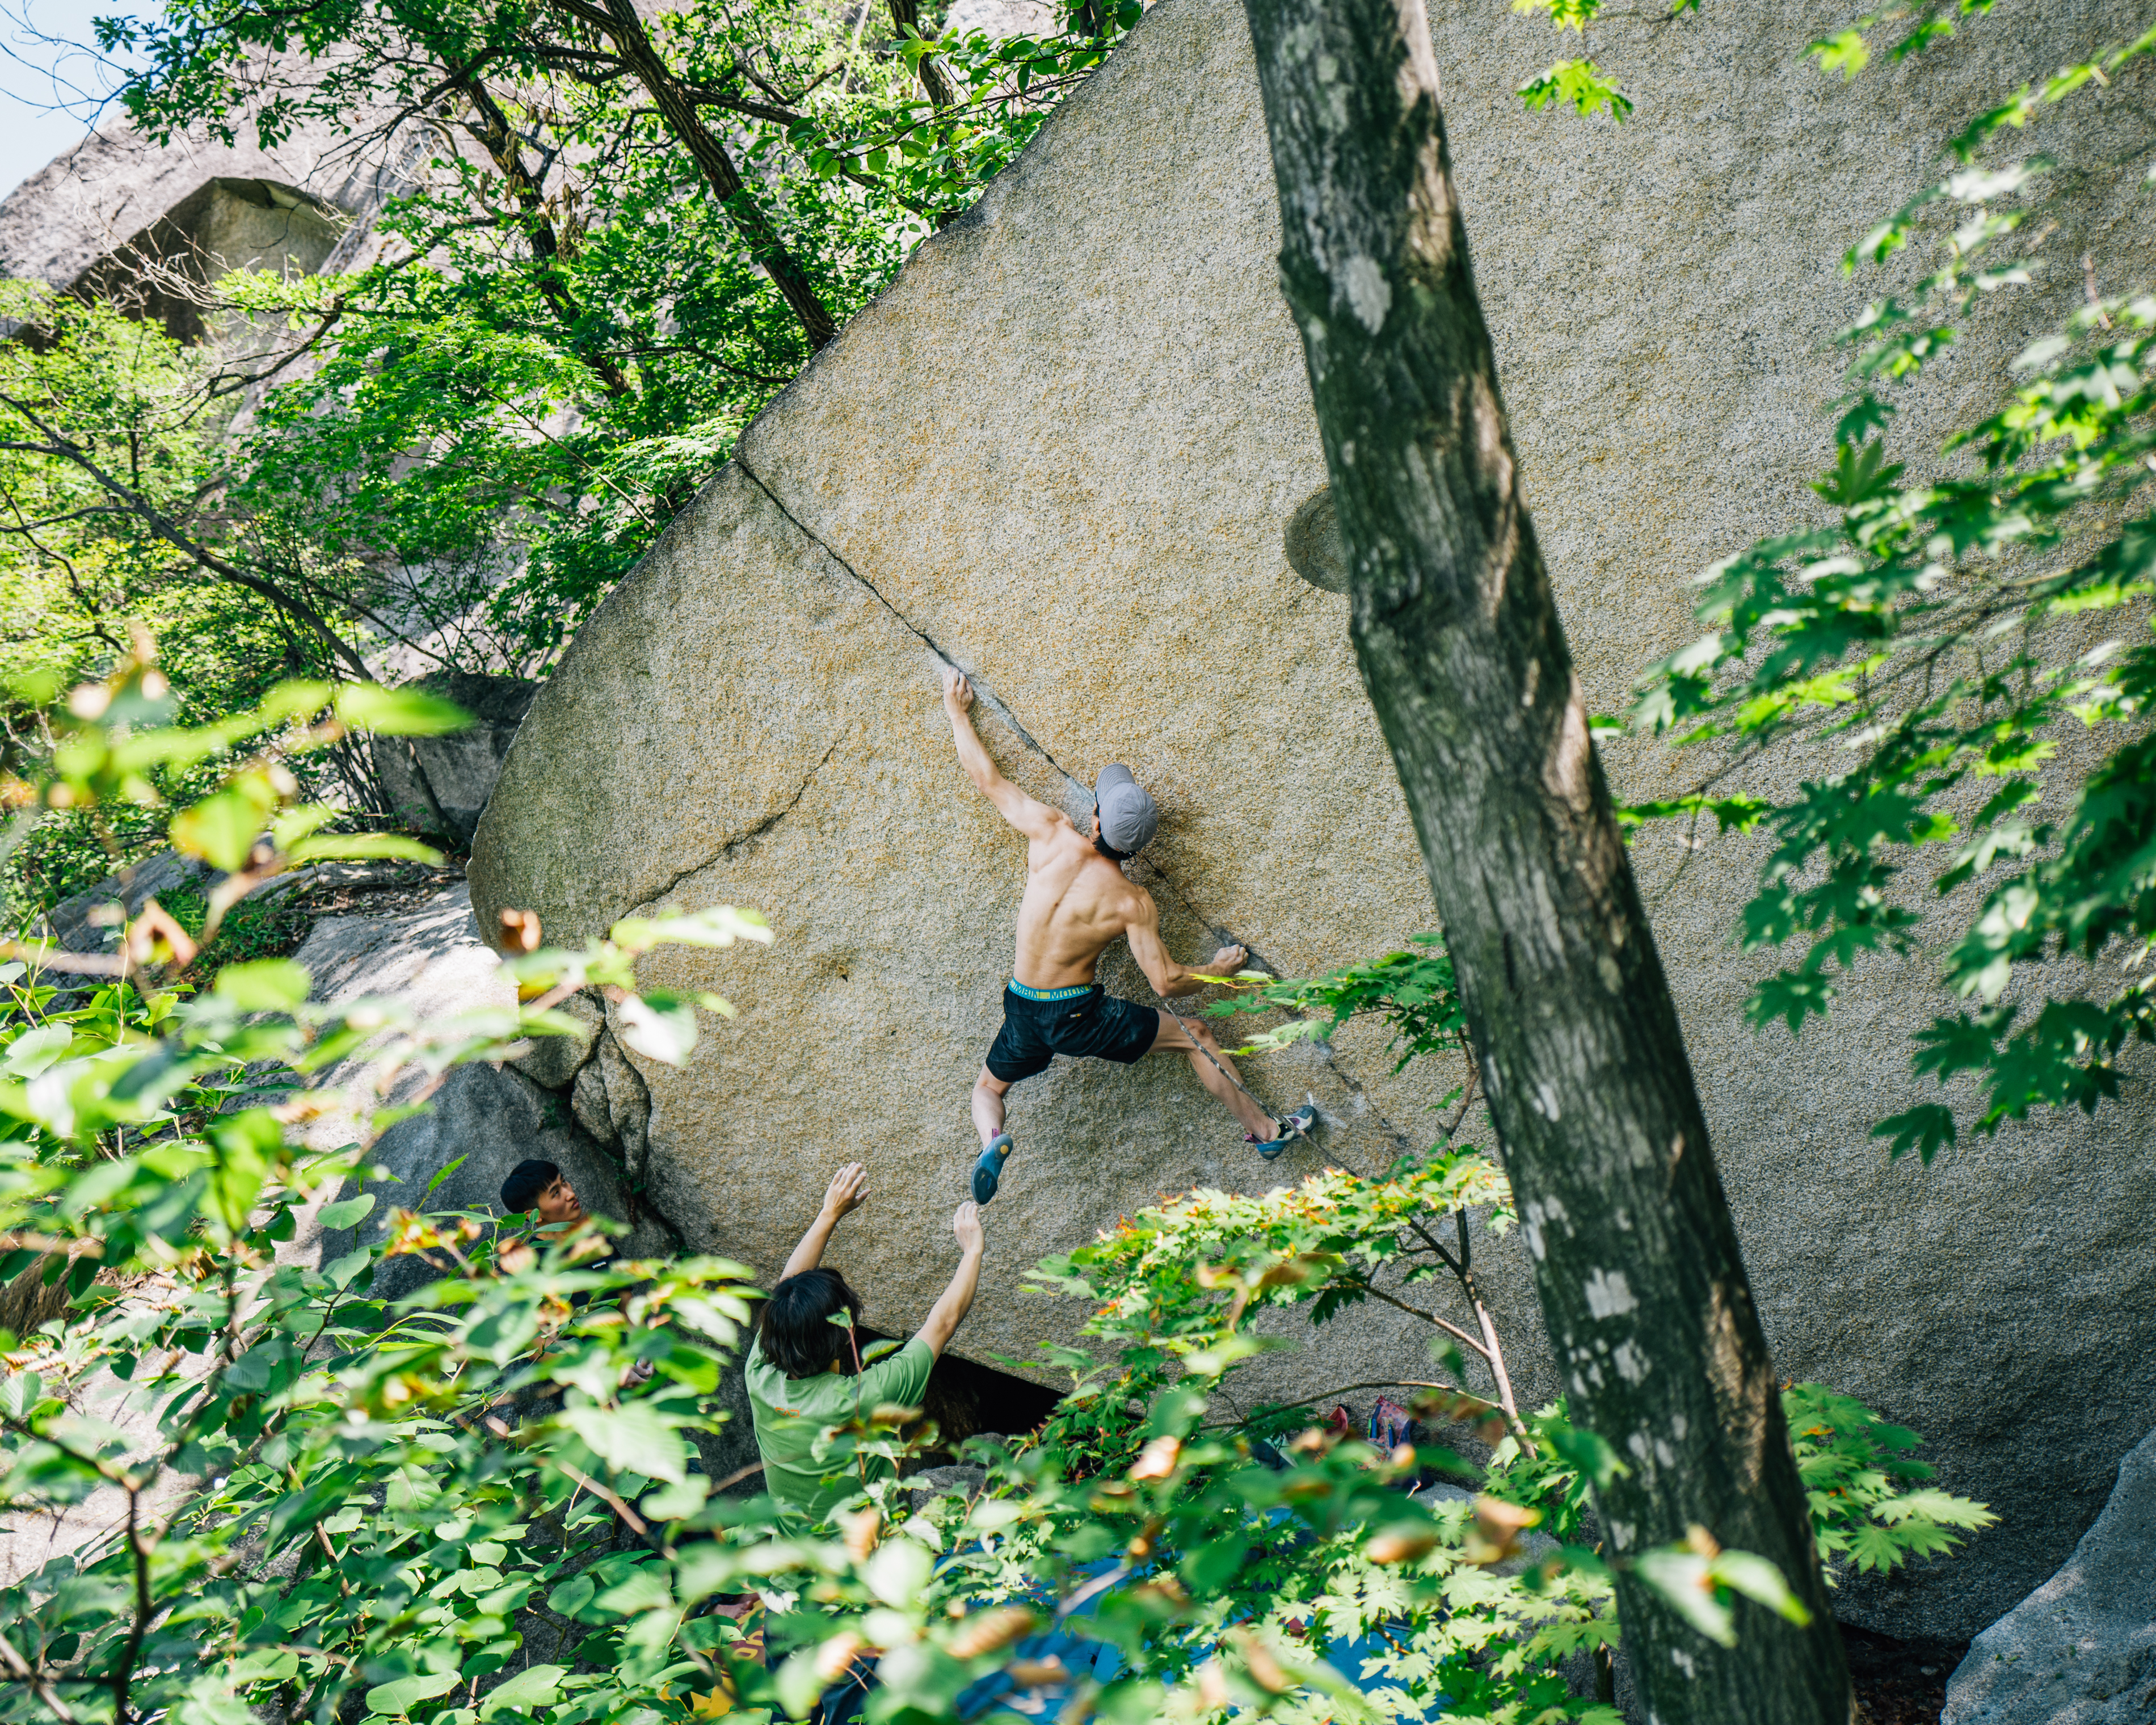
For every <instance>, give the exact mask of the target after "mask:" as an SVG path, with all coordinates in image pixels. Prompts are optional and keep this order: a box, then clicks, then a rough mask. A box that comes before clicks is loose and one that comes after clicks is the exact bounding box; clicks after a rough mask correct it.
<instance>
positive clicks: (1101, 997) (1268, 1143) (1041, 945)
mask: <svg viewBox="0 0 2156 1725" xmlns="http://www.w3.org/2000/svg"><path fill="white" fill-rule="evenodd" d="M972 706H973V689H972V687H971V685H968V682H967V681H966V679H965V678H964V677H963V676H962V675H960V674H959V673H958V672H957V671H955V670H948V671H946V672H945V673H944V675H943V710H944V711H945V712H947V713H948V714H949V715H950V716H951V734H952V738H953V739H954V740H955V741H956V742H957V745H958V764H959V765H960V766H962V767H963V768H965V769H966V777H967V778H970V779H972V780H973V785H974V788H976V789H978V791H979V792H980V793H981V794H982V795H983V796H984V797H986V798H988V801H990V802H991V803H994V804H995V805H996V810H997V812H998V814H1001V815H1002V816H1003V818H1004V819H1005V820H1007V821H1009V823H1010V824H1012V825H1013V826H1014V827H1016V828H1017V829H1019V832H1021V833H1023V834H1025V837H1026V839H1027V845H1026V859H1025V866H1026V881H1025V897H1024V901H1022V902H1021V903H1020V904H1019V909H1018V954H1017V957H1016V958H1015V959H1014V962H1013V963H1012V965H1011V981H1010V986H1009V988H1005V989H1004V1024H1003V1029H1001V1030H1000V1031H998V1033H997V1034H996V1040H995V1042H994V1044H993V1045H992V1046H991V1047H990V1048H989V1050H988V1063H987V1065H983V1067H982V1068H981V1076H979V1077H978V1078H977V1079H976V1080H974V1081H973V1125H974V1127H976V1128H977V1129H978V1131H979V1132H980V1135H981V1154H980V1159H979V1160H978V1161H977V1162H976V1163H974V1164H973V1201H974V1202H975V1203H977V1204H986V1203H987V1202H988V1200H989V1199H992V1198H993V1197H994V1196H995V1195H996V1183H997V1181H998V1179H999V1178H1002V1175H1003V1171H1004V1158H1006V1157H1007V1156H1009V1154H1010V1151H1011V1139H1010V1134H1009V1132H1005V1131H1004V1095H1005V1094H1006V1093H1007V1092H1008V1091H1009V1089H1010V1087H1011V1086H1013V1085H1014V1084H1016V1083H1017V1082H1018V1081H1019V1080H1020V1079H1021V1078H1030V1077H1032V1076H1034V1073H1036V1072H1041V1071H1045V1070H1047V1067H1048V1064H1049V1062H1050V1060H1053V1059H1054V1058H1055V1056H1056V1055H1059V1054H1063V1055H1090V1056H1091V1057H1092V1058H1093V1059H1095V1060H1116V1061H1120V1062H1121V1063H1122V1064H1123V1065H1132V1064H1133V1063H1134V1062H1136V1061H1137V1060H1142V1059H1144V1058H1145V1056H1146V1055H1149V1054H1153V1053H1156V1052H1158V1051H1159V1050H1171V1051H1173V1052H1174V1053H1177V1054H1180V1055H1185V1056H1187V1057H1188V1060H1189V1061H1190V1068H1191V1070H1193V1072H1195V1073H1196V1074H1197V1075H1198V1081H1199V1083H1200V1084H1202V1085H1204V1086H1205V1088H1206V1089H1208V1090H1209V1091H1212V1092H1213V1094H1214V1096H1218V1097H1219V1099H1220V1100H1221V1101H1222V1102H1223V1103H1224V1104H1225V1105H1226V1106H1227V1108H1228V1111H1229V1113H1231V1114H1233V1115H1234V1116H1235V1118H1236V1119H1238V1120H1239V1121H1240V1122H1242V1123H1243V1130H1244V1134H1245V1137H1244V1142H1245V1143H1248V1144H1255V1145H1256V1146H1257V1149H1258V1154H1259V1155H1260V1156H1262V1157H1264V1158H1266V1159H1267V1160H1268V1161H1270V1160H1271V1158H1274V1157H1276V1156H1278V1155H1279V1154H1280V1153H1281V1151H1283V1150H1285V1149H1286V1148H1287V1147H1288V1145H1289V1144H1290V1143H1291V1142H1293V1141H1294V1140H1295V1139H1296V1138H1301V1137H1307V1136H1308V1135H1309V1133H1310V1130H1311V1128H1312V1127H1313V1126H1315V1125H1316V1124H1317V1109H1316V1108H1315V1107H1312V1106H1304V1107H1301V1108H1299V1109H1297V1110H1296V1111H1295V1112H1294V1113H1293V1114H1291V1115H1290V1116H1288V1117H1287V1118H1286V1119H1285V1120H1276V1119H1274V1118H1273V1117H1271V1116H1270V1115H1268V1114H1267V1113H1266V1112H1265V1110H1264V1109H1263V1108H1261V1107H1260V1106H1258V1104H1257V1103H1256V1102H1255V1101H1253V1100H1252V1099H1251V1097H1250V1094H1249V1092H1248V1091H1245V1090H1243V1089H1242V1088H1240V1081H1238V1080H1237V1078H1236V1076H1235V1067H1234V1065H1232V1064H1231V1063H1230V1062H1229V1059H1228V1057H1227V1055H1224V1054H1223V1053H1221V1052H1220V1045H1219V1042H1218V1041H1217V1040H1214V1035H1213V1033H1212V1032H1211V1031H1210V1030H1209V1029H1206V1028H1205V1026H1204V1024H1202V1023H1200V1022H1199V1021H1198V1020H1196V1019H1180V1018H1178V1017H1177V1016H1176V1015H1175V1014H1173V1013H1172V1012H1168V1011H1167V1010H1165V1009H1162V1008H1159V1007H1144V1006H1136V1005H1133V1004H1132V1003H1131V1002H1129V1001H1127V1000H1118V999H1116V998H1115V996H1113V995H1111V994H1109V993H1105V992H1104V991H1103V990H1102V989H1101V985H1100V984H1099V983H1096V982H1095V981H1094V980H1093V971H1094V968H1095V967H1096V965H1097V964H1098V963H1100V959H1101V950H1102V948H1104V947H1106V946H1107V944H1108V942H1111V941H1112V940H1114V939H1115V938H1116V936H1118V935H1122V936H1123V937H1125V938H1126V939H1127V940H1128V941H1129V942H1130V946H1131V957H1133V958H1135V959H1137V963H1138V968H1139V969H1140V970H1142V971H1143V972H1144V973H1146V980H1147V981H1148V982H1150V983H1152V985H1153V988H1154V990H1155V991H1156V992H1157V993H1158V994H1159V995H1160V997H1161V998H1162V999H1163V1000H1168V999H1175V998H1176V997H1178V996H1179V995H1184V994H1195V993H1198V991H1199V989H1201V988H1204V986H1205V983H1204V978H1205V977H1208V976H1229V975H1233V974H1234V973H1235V971H1237V970H1238V969H1240V968H1241V967H1242V963H1243V960H1244V957H1245V953H1244V951H1243V949H1242V948H1241V947H1221V948H1220V950H1219V952H1215V953H1214V955H1213V957H1212V961H1211V963H1209V964H1207V965H1206V966H1205V967H1204V968H1203V969H1202V970H1201V969H1200V968H1199V967H1197V966H1195V965H1189V964H1178V963H1176V962H1175V960H1173V958H1171V957H1168V948H1167V947H1164V946H1163V945H1162V944H1161V940H1160V910H1159V907H1158V906H1156V905H1155V904H1154V903H1153V901H1152V894H1151V893H1149V892H1147V891H1146V890H1145V889H1144V888H1143V887H1142V886H1136V885H1134V884H1133V883H1132V882H1131V881H1129V880H1125V879H1124V878H1123V870H1122V865H1123V864H1125V863H1127V862H1128V861H1129V860H1131V858H1132V857H1133V856H1135V855H1137V853H1138V852H1139V851H1141V850H1144V849H1145V847H1146V845H1147V844H1149V843H1150V842H1151V841H1152V835H1153V834H1154V832H1155V831H1156V830H1157V829H1158V827H1159V825H1160V813H1159V811H1158V809H1155V808H1154V807H1153V802H1152V798H1151V797H1148V796H1147V794H1146V793H1144V792H1143V791H1142V790H1141V789H1140V788H1138V785H1137V781H1136V780H1135V779H1133V778H1132V777H1131V773H1130V769H1129V768H1127V767H1106V768H1102V769H1101V778H1100V783H1098V785H1096V787H1095V789H1094V793H1093V804H1094V808H1093V816H1092V819H1091V821H1090V822H1089V823H1088V824H1087V828H1086V830H1085V831H1082V832H1081V830H1080V829H1078V828H1077V827H1076V826H1075V825H1074V824H1072V823H1071V820H1070V817H1069V816H1068V815H1066V814H1063V813H1062V812H1061V811H1060V809H1050V807H1049V806H1048V805H1047V804H1046V803H1036V802H1034V799H1033V798H1030V797H1029V796H1027V795H1026V793H1024V791H1022V790H1020V789H1019V788H1018V787H1017V786H1016V785H1014V784H1013V783H1011V782H1010V781H1009V779H1007V778H1004V776H1003V774H1002V773H998V772H997V771H996V764H995V762H993V761H991V760H990V759H989V758H988V751H987V750H986V749H984V748H983V747H981V739H980V738H979V737H978V736H977V735H975V733H974V731H973V717H972V715H971V711H970V709H971V708H972Z"/></svg>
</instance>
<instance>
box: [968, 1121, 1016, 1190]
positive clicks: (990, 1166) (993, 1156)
mask: <svg viewBox="0 0 2156 1725" xmlns="http://www.w3.org/2000/svg"><path fill="white" fill-rule="evenodd" d="M1010 1153H1011V1137H1010V1134H1009V1132H998V1133H997V1134H996V1135H995V1137H993V1138H990V1139H989V1140H988V1142H987V1143H986V1144H985V1145H983V1147H982V1149H981V1153H980V1157H979V1158H978V1160H977V1161H975V1163H973V1202H974V1203H975V1204H986V1203H987V1202H988V1200H989V1199H992V1198H993V1197H994V1196H995V1195H996V1182H997V1181H998V1180H1000V1179H1001V1178H1003V1174H1004V1158H1005V1157H1006V1156H1008V1155H1009V1154H1010Z"/></svg>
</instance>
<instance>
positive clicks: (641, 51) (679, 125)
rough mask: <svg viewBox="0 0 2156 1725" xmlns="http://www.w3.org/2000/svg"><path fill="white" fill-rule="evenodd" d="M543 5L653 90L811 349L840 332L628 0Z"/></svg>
mask: <svg viewBox="0 0 2156 1725" xmlns="http://www.w3.org/2000/svg"><path fill="white" fill-rule="evenodd" d="M547 3H548V4H549V5H551V6H552V7H553V8H554V9H555V10H556V11H557V12H558V13H561V14H562V16H563V17H565V18H572V19H574V20H575V21H576V22H577V23H581V24H586V25H588V26H589V27H590V28H593V29H595V30H598V31H600V32H602V33H603V34H604V35H605V36H606V38H607V39H608V41H610V42H611V43H613V46H614V49H615V52H616V53H618V54H619V55H620V56H621V59H622V63H623V64H624V65H626V66H627V67H628V68H629V70H630V71H631V72H633V73H634V74H636V78H637V80H638V82H639V83H640V84H642V85H644V88H645V89H646V90H649V92H650V93H651V100H653V102H654V103H655V104H656V105H658V109H659V113H660V117H661V118H662V119H663V120H664V121H665V123H666V126H667V129H668V130H669V131H671V132H672V133H673V134H674V136H675V138H676V139H677V140H678V141H680V145H681V146H682V147H683V148H684V149H685V150H686V151H688V152H689V157H690V160H691V161H693V162H695V163H696V167H697V171H698V172H701V174H702V175H703V177H704V178H705V180H706V182H707V183H708V184H709V185H710V186H711V190H712V191H713V192H714V193H716V194H717V196H718V199H719V202H720V203H721V206H722V207H723V208H725V210H726V216H727V218H728V219H729V220H731V222H732V223H733V224H734V228H735V229H736V231H737V232H738V233H739V234H740V235H741V236H742V239H744V240H746V241H747V244H748V249H749V253H750V255H751V256H752V257H753V258H754V259H756V261H757V264H760V265H761V266H762V269H763V270H764V273H765V274H766V275H769V276H770V278H771V281H772V285H773V286H774V287H776V288H777V289H778V293H779V297H780V298H782V299H783V300H785V301H786V303H787V305H788V307H789V308H791V310H792V311H793V315H794V316H795V317H796V318H797V319H798V320H799V321H800V324H801V329H802V332H803V334H804V335H805V336H807V337H808V346H809V348H810V350H811V351H812V352H813V351H814V350H816V349H819V348H821V347H824V346H825V345H826V344H827V343H828V342H829V341H830V340H831V338H832V337H833V336H835V335H836V334H837V333H838V324H837V322H836V321H834V319H833V317H832V316H831V313H830V311H829V308H828V307H827V306H826V305H824V301H823V300H822V298H821V296H819V295H818V293H817V291H816V289H815V285H814V283H812V282H811V281H810V280H808V275H807V273H806V272H805V271H804V270H803V269H802V267H801V262H800V260H799V259H798V258H796V257H795V256H794V255H793V253H792V252H791V251H790V250H788V248H787V245H786V242H785V241H784V240H783V239H781V238H780V237H779V234H778V228H775V227H774V226H773V224H772V221H771V218H770V217H769V216H768V215H767V213H765V212H764V210H763V208H762V206H761V205H760V204H758V203H757V201H756V198H755V196H754V195H753V194H752V193H751V192H750V191H749V190H748V189H747V187H746V186H745V185H744V184H743V183H742V176H741V170H740V169H739V168H738V167H736V166H735V165H734V159H733V157H732V156H731V155H730V154H729V153H728V152H727V150H726V146H725V145H724V144H723V143H721V141H719V139H718V137H717V136H716V134H714V133H713V132H712V131H711V129H710V128H709V127H708V126H706V125H705V124H704V122H703V121H702V120H701V118H700V117H699V116H698V115H697V112H696V102H695V100H693V99H692V98H691V97H690V95H689V94H688V92H687V90H685V88H684V86H683V85H682V83H681V81H680V80H679V79H678V78H676V77H675V75H674V72H673V69H672V68H671V67H670V66H669V65H668V64H666V62H665V59H664V57H663V56H661V54H660V52H659V49H658V48H657V47H656V46H655V45H654V44H653V42H652V40H651V35H650V33H649V31H648V30H646V29H645V28H644V20H643V19H642V18H640V17H639V16H638V14H637V11H636V8H635V7H634V4H632V3H631V0H607V3H606V6H605V8H604V9H603V10H601V9H600V8H598V7H595V6H590V5H587V4H586V3H584V0H547Z"/></svg>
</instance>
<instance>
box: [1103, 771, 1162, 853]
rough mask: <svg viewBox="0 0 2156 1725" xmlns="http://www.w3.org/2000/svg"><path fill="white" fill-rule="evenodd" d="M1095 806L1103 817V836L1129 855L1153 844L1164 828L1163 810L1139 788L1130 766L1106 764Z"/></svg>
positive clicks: (1110, 843) (1111, 844)
mask: <svg viewBox="0 0 2156 1725" xmlns="http://www.w3.org/2000/svg"><path fill="white" fill-rule="evenodd" d="M1093 806H1094V809H1095V810H1096V812H1097V813H1098V814H1099V815H1100V817H1101V837H1102V838H1103V839H1106V840H1107V842H1108V844H1109V845H1110V846H1111V848H1113V849H1115V850H1120V851H1122V854H1123V855H1125V856H1132V855H1136V854H1137V852H1139V851H1141V850H1144V849H1145V848H1146V846H1147V845H1150V844H1152V835H1153V834H1155V833H1157V832H1158V831H1159V830H1160V810H1159V809H1156V808H1154V807H1153V802H1152V798H1150V797H1148V796H1147V795H1146V793H1144V792H1143V791H1142V790H1141V789H1139V788H1138V782H1137V780H1136V779H1135V778H1132V777H1131V769H1130V768H1127V767H1103V768H1101V780H1100V783H1098V784H1096V785H1095V786H1094V788H1093Z"/></svg>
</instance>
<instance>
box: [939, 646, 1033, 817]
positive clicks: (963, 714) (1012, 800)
mask: <svg viewBox="0 0 2156 1725" xmlns="http://www.w3.org/2000/svg"><path fill="white" fill-rule="evenodd" d="M972 707H973V685H971V684H969V683H968V681H967V680H966V679H965V675H964V674H963V673H962V672H960V671H957V670H947V671H945V672H944V673H943V711H945V712H946V713H947V714H948V715H949V716H950V719H951V737H952V741H953V742H956V743H957V745H958V764H959V765H960V766H961V767H962V768H965V769H966V777H967V778H970V779H972V780H973V788H975V789H976V790H978V792H980V793H981V794H982V795H983V796H984V797H986V798H988V800H989V801H990V802H991V803H994V804H995V805H996V810H997V812H998V814H1001V815H1002V816H1003V818H1004V819H1005V820H1007V821H1009V823H1010V824H1012V825H1013V826H1014V827H1016V828H1017V829H1019V831H1020V832H1021V833H1023V834H1025V835H1026V837H1027V838H1029V839H1045V838H1047V837H1048V835H1049V834H1050V833H1051V832H1053V831H1054V830H1055V828H1056V827H1058V826H1059V825H1061V824H1063V816H1062V814H1060V812H1059V811H1057V810H1055V809H1050V807H1049V806H1048V805H1047V804H1046V803H1036V802H1034V799H1033V798H1030V797H1029V796H1028V795H1026V793H1024V791H1022V790H1020V789H1019V788H1018V787H1017V786H1016V785H1014V784H1013V783H1011V782H1010V781H1009V779H1007V778H1004V776H1003V774H1002V773H998V772H997V771H996V763H995V762H993V761H991V760H990V759H989V758H988V751H987V750H986V749H984V748H983V747H981V739H980V737H978V735H977V734H976V733H975V732H974V730H973V713H972V711H971V709H972Z"/></svg>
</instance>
